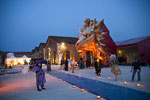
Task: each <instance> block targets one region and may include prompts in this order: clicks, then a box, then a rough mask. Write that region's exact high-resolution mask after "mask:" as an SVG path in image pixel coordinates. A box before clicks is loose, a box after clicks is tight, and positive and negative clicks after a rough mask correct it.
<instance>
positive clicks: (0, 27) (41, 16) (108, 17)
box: [0, 0, 150, 51]
mask: <svg viewBox="0 0 150 100" xmlns="http://www.w3.org/2000/svg"><path fill="white" fill-rule="evenodd" d="M87 17H89V18H90V19H94V18H96V19H97V20H98V21H100V20H102V19H103V18H104V23H105V25H106V26H107V28H108V29H109V31H110V35H111V37H112V39H113V40H114V41H120V40H126V39H130V38H135V37H141V36H147V35H150V0H0V51H31V50H32V49H34V47H35V46H38V45H39V44H40V43H41V42H46V40H47V37H48V36H49V35H57V36H71V37H77V36H78V35H79V33H78V30H79V28H80V27H82V26H83V24H84V20H85V19H86V18H87Z"/></svg>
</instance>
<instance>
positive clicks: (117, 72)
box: [110, 55, 121, 81]
mask: <svg viewBox="0 0 150 100" xmlns="http://www.w3.org/2000/svg"><path fill="white" fill-rule="evenodd" d="M110 63H111V67H112V68H111V72H112V73H113V74H114V75H115V81H117V79H118V78H117V75H120V74H121V70H120V69H119V67H118V60H117V58H116V56H115V55H111V56H110Z"/></svg>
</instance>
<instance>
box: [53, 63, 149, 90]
mask: <svg viewBox="0 0 150 100" xmlns="http://www.w3.org/2000/svg"><path fill="white" fill-rule="evenodd" d="M53 67H55V68H53V69H56V68H58V67H59V66H57V67H56V65H55V66H53ZM119 68H120V69H121V71H122V74H121V75H118V81H115V80H114V75H113V74H112V73H111V68H110V67H109V68H108V67H107V68H102V71H101V72H102V73H101V77H99V78H96V77H95V69H94V68H86V69H79V70H75V73H71V69H70V70H69V71H68V72H67V73H68V74H74V75H80V76H82V77H86V78H90V79H94V80H99V81H103V82H107V83H111V84H115V85H119V86H124V87H128V88H132V89H136V90H139V91H143V92H147V93H150V68H149V67H148V66H146V67H142V71H141V81H140V82H138V77H137V74H136V75H135V79H134V82H132V81H131V77H132V73H131V72H130V70H131V66H119ZM58 69H59V68H58ZM60 71H62V72H65V73H66V71H63V70H60ZM108 77H110V78H111V79H110V80H108ZM125 81H126V82H127V83H128V84H127V85H124V84H123V82H125ZM137 84H141V85H142V86H141V87H137V86H136V85H137Z"/></svg>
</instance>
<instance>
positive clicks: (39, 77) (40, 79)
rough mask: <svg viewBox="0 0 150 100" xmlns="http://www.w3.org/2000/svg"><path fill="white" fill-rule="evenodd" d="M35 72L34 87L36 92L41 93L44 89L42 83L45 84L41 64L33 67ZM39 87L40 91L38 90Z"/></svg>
mask: <svg viewBox="0 0 150 100" xmlns="http://www.w3.org/2000/svg"><path fill="white" fill-rule="evenodd" d="M35 72H36V86H37V90H38V91H42V90H41V89H45V88H44V83H46V78H45V72H44V71H43V70H42V64H41V63H37V64H36V67H35ZM40 86H41V89H40Z"/></svg>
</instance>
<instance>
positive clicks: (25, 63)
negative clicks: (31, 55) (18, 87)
mask: <svg viewBox="0 0 150 100" xmlns="http://www.w3.org/2000/svg"><path fill="white" fill-rule="evenodd" d="M28 72H29V66H28V62H27V61H26V60H25V61H24V67H23V69H22V74H27V73H28Z"/></svg>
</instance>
